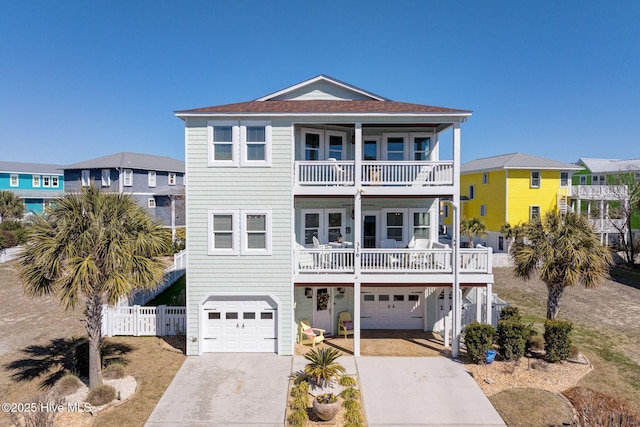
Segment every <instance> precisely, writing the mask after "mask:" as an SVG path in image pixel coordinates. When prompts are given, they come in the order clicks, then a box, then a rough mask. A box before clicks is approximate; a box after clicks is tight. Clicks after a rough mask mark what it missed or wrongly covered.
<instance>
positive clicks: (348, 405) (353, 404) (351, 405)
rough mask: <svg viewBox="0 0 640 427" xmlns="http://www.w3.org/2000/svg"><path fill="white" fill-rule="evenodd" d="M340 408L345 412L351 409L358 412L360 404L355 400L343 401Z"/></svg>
mask: <svg viewBox="0 0 640 427" xmlns="http://www.w3.org/2000/svg"><path fill="white" fill-rule="evenodd" d="M342 407H343V408H344V409H346V410H347V411H349V410H351V409H357V410H360V403H358V401H357V400H345V401H343V402H342Z"/></svg>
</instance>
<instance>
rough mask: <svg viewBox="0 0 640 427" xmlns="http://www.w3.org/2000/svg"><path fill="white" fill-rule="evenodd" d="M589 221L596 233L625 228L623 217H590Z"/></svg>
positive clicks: (612, 231) (613, 231)
mask: <svg viewBox="0 0 640 427" xmlns="http://www.w3.org/2000/svg"><path fill="white" fill-rule="evenodd" d="M589 223H590V224H591V226H592V227H593V231H595V232H596V233H619V230H626V223H625V220H624V219H611V218H590V219H589Z"/></svg>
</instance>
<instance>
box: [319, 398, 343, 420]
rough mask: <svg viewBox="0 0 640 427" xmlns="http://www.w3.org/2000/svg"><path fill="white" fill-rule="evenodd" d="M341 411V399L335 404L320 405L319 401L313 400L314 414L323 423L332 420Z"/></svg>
mask: <svg viewBox="0 0 640 427" xmlns="http://www.w3.org/2000/svg"><path fill="white" fill-rule="evenodd" d="M339 410H340V399H338V400H337V401H335V402H333V403H320V402H318V400H317V399H315V398H314V399H313V412H314V413H315V414H316V416H317V417H318V418H320V419H321V420H322V421H329V420H332V419H333V417H335V416H336V414H337V413H338V411H339Z"/></svg>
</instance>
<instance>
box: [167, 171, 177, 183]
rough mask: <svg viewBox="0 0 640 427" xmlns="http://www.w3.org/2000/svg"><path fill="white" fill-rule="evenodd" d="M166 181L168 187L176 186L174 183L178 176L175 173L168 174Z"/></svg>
mask: <svg viewBox="0 0 640 427" xmlns="http://www.w3.org/2000/svg"><path fill="white" fill-rule="evenodd" d="M167 179H168V184H169V185H176V183H177V182H178V174H177V173H175V172H169V175H168V176H167Z"/></svg>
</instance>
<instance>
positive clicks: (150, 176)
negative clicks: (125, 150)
mask: <svg viewBox="0 0 640 427" xmlns="http://www.w3.org/2000/svg"><path fill="white" fill-rule="evenodd" d="M147 183H148V184H149V187H155V186H156V171H149V172H148V173H147Z"/></svg>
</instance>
